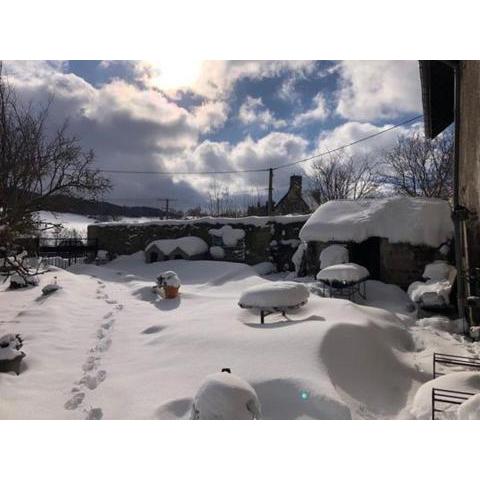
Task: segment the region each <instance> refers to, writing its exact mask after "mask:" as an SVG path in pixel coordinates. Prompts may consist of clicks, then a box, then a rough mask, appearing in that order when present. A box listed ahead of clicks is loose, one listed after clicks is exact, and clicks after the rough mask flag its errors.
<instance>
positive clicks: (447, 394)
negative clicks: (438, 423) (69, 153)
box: [432, 388, 476, 420]
mask: <svg viewBox="0 0 480 480" xmlns="http://www.w3.org/2000/svg"><path fill="white" fill-rule="evenodd" d="M473 395H476V393H475V392H460V391H458V390H446V389H444V388H432V420H439V418H438V417H437V414H441V413H445V412H447V411H448V409H449V407H450V406H451V405H461V404H462V403H463V402H465V401H466V400H468V399H469V398H470V397H473ZM440 405H444V406H445V407H444V408H439V406H440Z"/></svg>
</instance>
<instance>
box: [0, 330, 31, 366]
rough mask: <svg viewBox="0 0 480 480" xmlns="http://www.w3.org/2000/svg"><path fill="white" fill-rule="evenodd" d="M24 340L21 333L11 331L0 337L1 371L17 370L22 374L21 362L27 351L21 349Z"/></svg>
mask: <svg viewBox="0 0 480 480" xmlns="http://www.w3.org/2000/svg"><path fill="white" fill-rule="evenodd" d="M22 346H23V341H22V338H21V337H20V335H18V334H12V333H9V334H7V335H3V337H0V372H15V373H16V374H17V375H20V363H21V361H22V360H23V357H25V353H23V352H21V351H20V349H21V348H22Z"/></svg>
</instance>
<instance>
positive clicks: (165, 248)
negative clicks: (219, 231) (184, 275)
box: [145, 237, 208, 256]
mask: <svg viewBox="0 0 480 480" xmlns="http://www.w3.org/2000/svg"><path fill="white" fill-rule="evenodd" d="M153 246H155V247H157V248H158V249H159V250H160V251H161V252H162V253H163V254H164V255H166V256H168V255H170V254H171V253H172V252H173V251H174V250H175V249H176V248H180V249H181V250H183V251H184V252H185V253H186V254H187V255H190V256H193V255H200V254H202V253H205V252H207V251H208V245H207V243H206V242H205V240H203V239H201V238H200V237H181V238H171V239H164V240H155V241H153V242H150V243H149V244H148V245H147V247H146V248H145V251H147V250H148V249H150V248H151V247H153Z"/></svg>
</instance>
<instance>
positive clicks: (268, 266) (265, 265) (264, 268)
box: [252, 262, 275, 275]
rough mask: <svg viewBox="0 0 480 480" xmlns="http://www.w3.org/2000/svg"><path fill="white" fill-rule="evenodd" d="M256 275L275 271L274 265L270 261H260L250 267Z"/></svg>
mask: <svg viewBox="0 0 480 480" xmlns="http://www.w3.org/2000/svg"><path fill="white" fill-rule="evenodd" d="M252 268H253V269H254V270H255V272H256V273H258V275H268V274H270V273H273V272H275V265H274V264H273V263H272V262H260V263H257V264H256V265H253V267H252Z"/></svg>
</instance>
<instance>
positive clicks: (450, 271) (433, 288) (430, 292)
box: [408, 260, 457, 311]
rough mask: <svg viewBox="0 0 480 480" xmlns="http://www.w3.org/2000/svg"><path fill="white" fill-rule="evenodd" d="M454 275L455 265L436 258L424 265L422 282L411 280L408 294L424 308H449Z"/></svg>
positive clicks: (436, 309)
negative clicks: (423, 279)
mask: <svg viewBox="0 0 480 480" xmlns="http://www.w3.org/2000/svg"><path fill="white" fill-rule="evenodd" d="M456 275H457V270H456V269H455V267H453V266H452V265H449V264H448V263H447V262H445V261H443V260H437V261H435V262H433V263H430V264H428V265H427V266H426V267H425V270H424V272H423V278H425V281H424V282H413V283H412V284H411V285H410V286H409V287H408V295H409V297H410V299H411V300H412V301H413V302H415V303H416V304H417V305H418V306H420V307H421V308H422V309H424V310H430V311H444V310H448V309H449V308H450V292H451V290H452V287H453V283H454V282H455V278H456Z"/></svg>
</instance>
